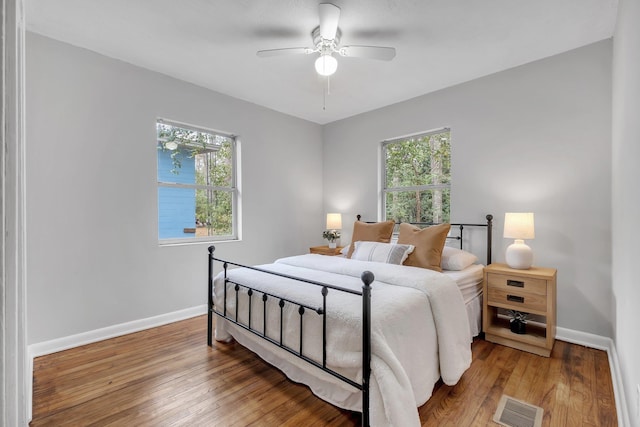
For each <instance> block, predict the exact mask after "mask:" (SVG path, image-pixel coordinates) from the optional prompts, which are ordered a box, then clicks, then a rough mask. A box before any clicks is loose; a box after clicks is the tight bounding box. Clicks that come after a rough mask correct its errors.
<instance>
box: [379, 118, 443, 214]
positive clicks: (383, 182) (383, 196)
mask: <svg viewBox="0 0 640 427" xmlns="http://www.w3.org/2000/svg"><path fill="white" fill-rule="evenodd" d="M443 132H449V135H451V128H448V127H443V128H439V129H434V130H430V131H426V132H419V133H415V134H410V135H404V136H400V137H396V138H392V139H386V140H384V141H382V142H381V143H380V171H381V173H380V178H381V179H380V193H379V194H380V218H382V221H385V220H386V219H387V194H388V193H393V192H401V191H429V190H437V189H448V190H449V194H451V179H450V180H449V183H448V184H435V185H434V184H426V185H414V186H407V187H387V156H386V148H387V147H388V146H389V145H391V144H395V143H399V142H403V141H406V140H407V139H412V138H413V139H418V138H423V137H428V136H431V135H435V134H439V133H443ZM449 154H450V155H451V153H449ZM449 216H451V200H449Z"/></svg>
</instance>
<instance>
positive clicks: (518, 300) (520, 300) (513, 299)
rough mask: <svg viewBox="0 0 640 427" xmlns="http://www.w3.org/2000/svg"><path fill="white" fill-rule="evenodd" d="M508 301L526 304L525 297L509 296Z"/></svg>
mask: <svg viewBox="0 0 640 427" xmlns="http://www.w3.org/2000/svg"><path fill="white" fill-rule="evenodd" d="M507 301H513V302H521V303H524V297H519V296H517V295H507Z"/></svg>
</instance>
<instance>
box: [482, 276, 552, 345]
mask: <svg viewBox="0 0 640 427" xmlns="http://www.w3.org/2000/svg"><path fill="white" fill-rule="evenodd" d="M499 308H502V309H506V310H517V311H520V312H525V313H529V314H531V315H537V316H536V317H540V316H541V317H542V322H544V323H540V322H537V321H533V322H532V321H529V322H527V326H526V333H525V334H516V333H514V332H511V330H510V328H509V318H508V317H507V316H505V315H504V314H503V313H504V310H502V311H501V312H500V314H499V312H498V309H499ZM482 329H483V330H484V333H485V339H486V340H487V341H491V342H495V343H498V344H502V345H506V346H510V347H514V348H517V349H520V350H524V351H528V352H530V353H535V354H538V355H540V356H545V357H549V355H550V354H551V349H552V348H553V343H554V341H555V336H556V269H555V268H543V267H531V268H530V269H529V270H515V269H513V268H509V266H507V265H506V264H491V265H489V266H488V267H485V269H484V297H483V312H482Z"/></svg>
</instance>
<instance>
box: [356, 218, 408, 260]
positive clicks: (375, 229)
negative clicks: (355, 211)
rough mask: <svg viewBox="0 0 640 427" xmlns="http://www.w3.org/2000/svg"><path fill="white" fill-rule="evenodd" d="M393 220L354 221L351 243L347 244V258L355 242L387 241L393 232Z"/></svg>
mask: <svg viewBox="0 0 640 427" xmlns="http://www.w3.org/2000/svg"><path fill="white" fill-rule="evenodd" d="M395 225H396V223H395V221H393V220H389V221H384V222H374V223H371V224H369V223H366V222H362V221H356V222H354V223H353V234H352V235H351V245H349V253H347V258H351V254H353V250H354V249H355V246H354V243H355V242H380V243H389V242H390V241H391V235H392V234H393V227H394V226H395Z"/></svg>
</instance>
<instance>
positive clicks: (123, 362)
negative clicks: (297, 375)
mask: <svg viewBox="0 0 640 427" xmlns="http://www.w3.org/2000/svg"><path fill="white" fill-rule="evenodd" d="M206 342H207V341H206V316H200V317H195V318H193V319H188V320H184V321H181V322H176V323H172V324H169V325H165V326H161V327H157V328H153V329H149V330H145V331H141V332H137V333H134V334H129V335H125V336H122V337H118V338H113V339H110V340H105V341H101V342H98V343H94V344H89V345H85V346H82V347H77V348H74V349H70V350H66V351H62V352H59V353H55V354H51V355H47V356H43V357H39V358H36V359H35V361H34V382H33V387H34V393H33V420H32V422H31V424H30V425H31V426H33V427H37V426H89V425H91V426H248V425H252V426H283V425H284V426H325V425H331V426H356V425H359V423H360V415H359V414H358V413H353V412H349V411H344V410H341V409H338V408H336V407H334V406H332V405H330V404H328V403H325V402H323V401H322V400H320V399H318V398H317V397H315V396H314V395H313V394H312V393H311V392H310V391H309V389H308V388H307V387H305V386H303V385H300V384H296V383H293V382H291V381H289V380H288V379H287V378H286V377H285V376H284V375H283V374H282V373H281V372H280V371H278V370H277V369H275V368H273V367H271V366H270V365H268V364H267V363H266V362H264V361H263V360H262V359H260V358H259V357H258V356H256V355H255V354H253V353H251V352H250V351H248V350H246V349H245V348H243V347H242V346H240V345H239V344H220V343H216V344H215V346H214V347H213V348H210V347H207V344H206ZM472 348H473V363H472V365H471V367H470V368H469V369H468V370H467V371H466V372H465V374H464V375H463V377H462V379H461V380H460V381H459V382H458V384H457V385H455V386H453V387H449V386H446V385H443V384H442V383H438V384H437V385H436V387H435V390H434V393H433V396H432V397H431V399H430V400H429V401H428V402H427V403H426V404H424V405H423V406H422V407H420V409H419V412H420V419H421V421H422V425H423V426H456V427H464V426H494V425H495V426H497V425H498V424H496V423H494V422H493V421H491V419H492V417H493V413H494V412H495V410H496V406H497V404H498V401H499V400H500V397H501V395H502V394H503V393H504V394H508V395H510V396H512V397H515V398H516V399H521V400H524V401H527V402H529V403H531V404H533V405H537V406H540V407H542V408H543V409H544V421H543V426H616V425H617V420H616V411H615V401H614V396H613V387H612V383H611V375H610V370H609V365H608V361H607V355H606V353H605V352H603V351H599V350H594V349H590V348H586V347H582V346H578V345H573V344H568V343H565V342H562V341H556V344H555V347H554V349H553V352H552V354H551V357H550V358H544V357H540V356H536V355H533V354H529V353H525V352H521V351H519V350H514V349H512V348H509V347H504V346H501V345H497V344H492V343H489V342H486V341H484V340H481V339H476V340H475V342H474V343H473V347H472Z"/></svg>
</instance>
